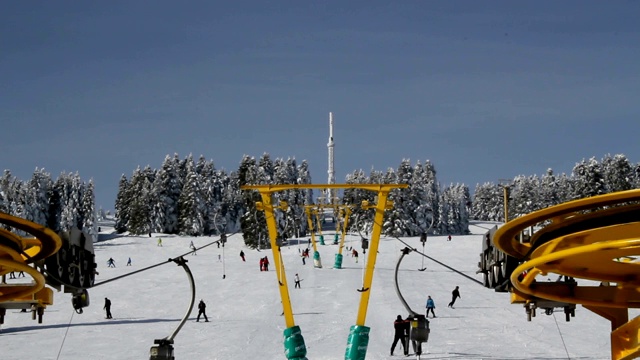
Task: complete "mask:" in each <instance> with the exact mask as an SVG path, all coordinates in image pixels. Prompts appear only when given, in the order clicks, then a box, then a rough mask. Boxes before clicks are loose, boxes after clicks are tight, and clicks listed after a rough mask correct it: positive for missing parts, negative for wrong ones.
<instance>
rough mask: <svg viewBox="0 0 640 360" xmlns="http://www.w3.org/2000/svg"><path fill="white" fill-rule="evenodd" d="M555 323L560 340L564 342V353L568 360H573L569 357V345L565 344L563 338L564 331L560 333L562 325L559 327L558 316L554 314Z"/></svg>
mask: <svg viewBox="0 0 640 360" xmlns="http://www.w3.org/2000/svg"><path fill="white" fill-rule="evenodd" d="M553 321H555V323H556V328H557V329H558V335H560V340H562V346H563V347H564V352H565V353H566V354H567V359H569V360H570V359H571V356H569V350H568V349H567V344H566V343H565V342H564V336H562V331H560V325H558V319H556V314H555V313H554V314H553Z"/></svg>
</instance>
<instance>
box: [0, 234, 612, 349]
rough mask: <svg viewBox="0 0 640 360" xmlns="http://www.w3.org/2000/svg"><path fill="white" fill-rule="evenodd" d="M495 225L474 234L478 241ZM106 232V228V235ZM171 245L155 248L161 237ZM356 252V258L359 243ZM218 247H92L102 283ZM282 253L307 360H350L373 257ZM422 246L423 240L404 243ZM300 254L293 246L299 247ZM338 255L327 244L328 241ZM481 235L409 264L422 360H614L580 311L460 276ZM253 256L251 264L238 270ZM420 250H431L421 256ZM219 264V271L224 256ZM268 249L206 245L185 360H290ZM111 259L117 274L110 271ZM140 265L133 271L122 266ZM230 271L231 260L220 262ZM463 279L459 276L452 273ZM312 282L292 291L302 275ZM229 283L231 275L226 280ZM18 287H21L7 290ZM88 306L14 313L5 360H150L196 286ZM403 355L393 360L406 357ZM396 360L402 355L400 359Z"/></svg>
mask: <svg viewBox="0 0 640 360" xmlns="http://www.w3.org/2000/svg"><path fill="white" fill-rule="evenodd" d="M489 226H490V225H487V226H484V227H483V226H482V224H479V225H478V226H472V227H471V230H472V232H474V233H475V234H480V233H482V232H484V231H486V230H485V229H486V228H488V227H489ZM108 231H109V229H103V232H108ZM158 237H161V238H162V240H163V241H162V244H163V246H162V247H160V246H157V238H158ZM348 239H349V240H350V241H351V242H349V243H348V244H347V245H348V246H355V247H356V248H358V247H359V242H357V241H356V240H357V237H356V236H349V237H348ZM214 240H217V238H213V237H212V238H209V237H198V238H190V237H179V236H168V235H162V234H153V237H152V238H149V237H148V236H142V237H135V236H127V237H121V238H115V239H111V240H107V241H103V242H99V243H96V244H95V249H96V257H97V262H98V266H99V268H98V271H99V275H98V277H97V283H100V282H101V281H104V280H107V279H112V278H114V277H117V276H121V275H124V274H127V273H129V272H132V271H135V270H139V269H142V268H144V267H147V266H151V265H154V264H157V263H160V262H164V261H167V259H169V258H171V257H176V256H178V255H180V254H184V253H186V252H188V251H189V248H188V245H189V243H190V241H193V242H194V243H195V245H196V246H203V245H205V244H207V243H209V242H211V241H214ZM302 240H303V241H302V243H303V244H301V245H299V246H298V245H295V244H294V245H289V246H288V247H286V248H283V249H282V257H283V259H284V264H285V268H286V273H287V276H288V282H289V286H290V294H291V299H292V304H293V310H294V316H295V321H296V324H297V325H299V326H300V328H301V330H302V335H303V336H304V339H305V343H306V345H307V349H308V352H307V356H308V358H309V359H314V360H315V359H343V358H344V352H345V348H346V344H347V337H348V334H349V327H350V326H351V325H354V324H355V321H356V315H357V311H358V306H359V303H360V295H361V294H360V293H359V292H358V291H357V289H359V288H361V287H362V275H363V265H364V260H365V259H364V257H363V256H362V255H361V256H360V259H359V263H355V259H354V258H351V257H350V256H345V257H344V261H343V269H333V268H332V267H333V263H334V254H335V253H336V251H337V246H336V245H325V246H320V248H319V250H320V254H321V259H322V262H323V265H324V267H323V268H322V269H317V268H314V267H313V266H312V264H311V263H312V261H307V264H306V265H303V264H302V261H301V258H300V255H299V250H300V249H301V248H302V247H303V246H306V245H305V244H306V240H307V239H302ZM404 240H406V241H407V242H409V243H410V244H412V246H419V245H420V243H419V239H418V238H406V239H404ZM293 243H295V242H293ZM327 244H329V242H327ZM403 247H404V245H402V244H401V243H400V242H399V241H398V240H396V239H393V238H383V239H381V242H380V248H379V254H378V261H377V264H376V270H375V277H374V282H373V288H372V293H371V297H370V302H369V307H368V313H367V319H366V325H367V326H369V327H371V333H370V341H369V348H368V351H367V359H388V358H390V356H389V348H390V346H391V342H392V340H393V321H394V319H395V317H396V316H397V315H399V314H402V315H403V316H405V315H406V311H405V309H404V308H403V307H402V305H401V303H400V301H399V300H398V297H397V295H396V292H395V289H394V269H395V265H396V262H397V259H398V257H399V255H400V250H401V249H402V248H403ZM480 247H481V245H480V236H479V235H469V236H454V237H453V239H452V241H447V239H446V237H445V236H442V237H433V236H432V237H429V239H428V243H427V247H426V252H427V253H428V254H429V256H431V257H433V258H434V259H437V260H438V261H440V262H442V263H443V264H445V265H446V266H442V265H439V264H436V263H434V262H432V261H430V260H425V261H424V266H426V268H427V269H426V271H418V269H419V268H422V266H423V264H422V261H423V260H422V258H421V256H419V255H418V254H416V253H412V254H410V255H408V256H407V257H405V260H404V261H403V263H402V266H401V271H400V281H399V283H400V289H401V291H402V293H403V295H404V297H405V299H406V300H407V302H408V303H409V304H410V306H411V307H412V308H413V309H415V310H417V311H424V303H425V299H426V297H427V295H431V296H432V297H433V298H434V300H435V302H436V315H437V316H438V317H437V318H435V319H430V321H431V323H430V326H431V335H430V338H429V342H428V343H427V344H426V351H427V353H426V354H424V355H423V356H422V358H423V359H569V358H570V359H606V358H608V357H609V356H610V343H609V331H610V325H609V323H608V322H607V321H605V320H604V319H602V318H599V317H598V316H596V315H594V314H592V313H591V312H590V311H588V310H586V309H584V308H582V307H578V309H577V311H576V317H575V318H573V319H572V320H571V322H568V323H567V322H565V320H564V314H563V313H562V312H558V313H555V314H553V315H551V316H547V315H543V314H539V315H538V316H537V317H536V318H534V319H533V321H532V322H527V319H526V315H525V312H524V309H523V308H522V307H521V306H518V305H511V304H510V303H509V296H508V294H505V293H496V292H494V291H492V290H489V289H486V288H484V287H482V286H481V285H479V284H478V283H477V282H476V281H472V280H470V279H469V278H467V277H465V276H463V275H466V276H468V277H470V278H473V279H477V280H478V281H479V280H481V276H480V275H477V274H476V270H477V262H478V259H479V255H478V254H479V253H480V250H481V248H480ZM240 250H244V252H245V253H246V259H247V261H246V262H243V261H242V260H241V259H240V256H239V252H240ZM419 250H422V248H421V246H420V247H419ZM219 255H220V260H219V259H218V256H219ZM261 256H268V257H269V259H270V260H272V261H271V262H272V264H273V256H272V253H271V251H270V250H268V251H265V250H263V251H260V252H258V251H255V250H249V249H247V248H245V247H244V244H243V241H242V237H241V236H240V235H239V234H236V235H233V236H231V237H230V240H229V242H228V243H227V245H226V246H225V247H224V249H223V248H218V247H217V246H215V245H213V246H209V247H206V248H204V249H201V250H199V251H198V252H197V255H188V256H185V258H186V259H187V260H188V265H189V267H190V269H191V271H192V272H193V274H194V277H195V281H196V289H197V299H196V302H197V301H198V300H199V299H203V300H204V301H205V302H206V303H207V305H208V306H207V315H208V316H209V320H210V322H208V323H206V322H195V316H196V314H197V310H194V312H193V313H192V314H191V318H190V320H189V321H188V322H187V323H186V325H185V326H184V327H183V328H182V330H181V331H180V333H179V334H178V335H177V337H176V339H175V344H174V348H175V356H176V358H177V359H221V360H222V359H285V356H284V346H283V339H282V333H283V330H284V328H285V324H284V318H283V317H282V316H281V313H282V308H281V305H280V296H279V293H278V290H277V286H276V284H277V280H276V272H275V271H269V272H261V271H260V270H259V263H258V261H259V258H260V257H261ZM110 257H112V258H113V259H115V261H116V266H117V267H116V268H107V266H106V261H107V259H108V258H110ZM129 257H131V259H132V266H125V264H126V262H127V259H128V258H129ZM222 260H224V261H222ZM449 267H450V268H452V269H454V270H452V269H450V268H449ZM295 273H298V274H299V275H300V277H301V278H302V279H303V281H302V288H301V289H293V280H292V279H293V276H294V274H295ZM223 275H226V276H225V278H224V279H223ZM10 281H20V279H18V280H10ZM455 286H460V292H461V295H462V298H461V299H459V300H458V301H457V302H456V307H455V309H449V308H447V303H448V302H449V301H450V297H451V291H452V290H453V288H455ZM90 294H91V305H90V306H89V307H88V308H86V309H85V311H84V313H83V314H81V315H78V314H76V313H75V312H74V311H73V309H72V307H71V304H70V296H69V295H68V294H64V293H56V294H55V304H54V305H53V306H50V307H48V308H47V311H46V313H45V315H44V322H43V324H38V323H37V322H36V321H32V320H31V315H30V314H24V313H19V312H15V311H9V312H8V314H7V316H6V318H5V324H4V325H2V332H0V341H1V344H2V347H1V352H0V354H1V355H0V358H2V359H4V360H22V359H39V360H48V359H60V360H65V359H67V360H68V359H120V360H125V359H147V358H149V348H150V347H151V346H153V341H154V339H159V338H164V337H166V336H168V335H170V334H171V333H172V332H173V331H174V329H175V328H176V327H177V326H178V324H179V321H180V319H181V318H182V317H183V315H184V313H185V311H186V309H187V307H188V304H189V300H190V288H189V282H188V280H187V276H186V274H185V272H184V270H182V268H180V267H179V266H177V265H176V264H175V263H167V264H165V265H162V266H159V267H155V268H153V269H151V270H148V271H145V272H141V273H138V274H135V275H132V276H129V277H125V278H122V279H120V280H116V281H113V282H109V283H106V284H104V285H99V286H97V287H95V288H94V289H91V290H90ZM105 297H108V298H109V299H111V301H112V308H111V311H112V314H113V319H111V320H107V319H105V316H104V310H103V309H102V307H103V304H104V298H105ZM401 353H402V351H401V350H400V349H397V350H396V354H401ZM396 357H397V355H396Z"/></svg>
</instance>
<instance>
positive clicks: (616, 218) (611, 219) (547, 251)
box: [493, 190, 640, 360]
mask: <svg viewBox="0 0 640 360" xmlns="http://www.w3.org/2000/svg"><path fill="white" fill-rule="evenodd" d="M639 201H640V190H630V191H623V192H616V193H611V194H606V195H600V196H594V197H590V198H585V199H580V200H575V201H571V202H567V203H564V204H560V205H556V206H553V207H549V208H546V209H543V210H539V211H536V212H533V213H530V214H528V215H525V216H522V217H519V218H517V219H514V220H512V221H509V222H508V223H506V224H505V225H504V226H502V227H501V228H499V229H498V230H497V231H496V233H495V235H494V238H493V241H494V244H495V246H496V247H498V248H499V249H500V250H502V251H503V252H505V253H506V254H507V255H509V256H511V257H514V258H516V259H517V260H518V261H519V264H520V265H519V266H518V267H517V268H516V269H515V270H514V271H513V272H512V273H511V275H510V281H511V284H512V297H511V301H512V302H513V303H523V304H525V307H528V306H529V305H530V304H536V303H537V302H540V301H551V302H557V303H567V304H581V305H583V306H584V307H585V308H587V309H589V310H591V311H593V312H595V313H596V314H598V315H600V316H602V317H604V318H605V319H607V320H609V321H611V329H612V332H611V358H612V359H616V360H618V359H635V358H637V357H638V356H640V345H639V344H640V341H639V340H640V331H639V329H640V317H636V318H634V319H632V320H631V321H629V309H630V308H640V292H639V289H640V288H639V286H640V262H637V261H636V260H637V259H639V256H640V204H638V202H639ZM527 230H528V231H529V234H530V237H528V239H527V237H523V236H521V233H523V232H526V231H527ZM522 239H527V240H526V241H523V240H522ZM553 274H557V275H559V277H563V278H564V279H567V280H568V281H562V282H560V281H559V282H550V281H536V277H538V276H546V275H553ZM534 306H535V305H534ZM528 311H529V310H528ZM570 315H571V316H573V313H572V312H571V313H570ZM534 316H535V315H534ZM567 317H569V313H567Z"/></svg>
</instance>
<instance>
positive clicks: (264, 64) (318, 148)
mask: <svg viewBox="0 0 640 360" xmlns="http://www.w3.org/2000/svg"><path fill="white" fill-rule="evenodd" d="M638 14H640V1H586V0H585V1H529V2H521V1H517V2H516V1H485V2H478V1H439V2H436V1H395V2H390V1H348V2H347V1H322V2H308V1H273V2H265V1H234V2H217V1H189V2H175V1H164V0H157V1H108V2H93V1H89V2H87V1H57V2H37V3H34V2H24V1H11V2H5V3H3V4H2V6H1V8H0V123H1V124H2V125H1V130H2V131H1V134H2V140H1V141H0V168H1V169H10V170H11V171H12V172H13V174H14V175H16V176H18V177H19V178H20V179H22V180H26V179H29V178H30V177H31V174H32V173H33V170H34V169H35V168H36V167H44V168H45V169H46V170H47V171H49V172H50V173H51V174H52V176H53V177H54V178H56V177H57V175H58V174H59V173H60V172H61V171H66V172H76V171H78V172H79V174H80V176H81V178H82V179H83V180H85V181H88V180H89V179H93V180H94V182H95V185H96V202H97V206H101V207H103V208H105V209H112V208H113V202H114V200H115V195H116V191H117V185H118V181H119V179H120V176H121V175H122V174H125V175H127V176H130V175H131V173H132V171H133V170H134V169H135V168H136V167H137V166H138V165H140V166H143V167H144V166H145V165H150V166H151V167H153V168H159V167H160V165H161V163H162V160H163V159H164V157H165V155H167V154H171V155H173V154H174V153H178V154H179V155H180V157H181V158H184V157H185V156H186V155H188V154H189V153H192V154H193V155H194V156H195V157H198V156H199V155H200V154H203V155H204V156H205V157H206V158H208V159H212V160H213V161H214V163H215V165H216V167H217V168H219V169H220V168H224V169H227V170H233V169H236V168H237V166H238V164H239V162H240V160H241V158H242V156H243V155H244V154H247V155H252V156H255V157H260V156H261V155H262V154H263V153H264V152H267V153H269V154H270V155H271V157H272V158H273V159H275V158H277V157H284V158H286V157H290V156H291V157H295V158H296V159H297V160H298V162H300V161H302V160H307V161H308V162H309V163H310V168H311V175H312V178H313V181H314V182H315V183H325V182H327V147H326V144H327V140H328V132H329V130H328V128H329V125H328V123H329V121H328V117H329V112H330V111H332V112H333V113H334V119H335V134H334V139H335V157H336V160H335V167H336V179H337V182H343V181H344V177H345V175H346V174H347V173H350V172H352V171H353V170H355V169H363V170H365V171H366V172H367V173H368V172H369V170H370V169H371V168H372V167H373V168H375V169H377V170H386V169H387V168H388V167H393V168H397V166H398V165H399V164H400V162H401V160H402V159H403V158H409V159H411V161H412V163H415V162H416V161H418V160H421V161H424V160H427V159H428V160H431V162H432V163H433V164H434V165H435V168H436V170H437V172H438V174H437V175H438V179H439V180H440V181H441V182H442V183H443V184H445V185H446V184H449V183H456V182H460V183H465V184H467V185H469V186H470V188H471V189H472V190H473V189H474V188H475V185H476V184H477V183H483V182H487V181H491V182H497V180H498V179H501V178H513V177H514V176H516V175H520V174H525V175H533V174H542V173H544V172H545V171H546V169H547V168H552V169H554V170H555V171H556V172H558V173H561V172H567V173H569V172H570V171H571V169H572V168H573V166H574V165H575V163H576V162H578V161H580V160H582V159H583V158H590V157H593V156H595V157H596V158H598V159H600V158H602V156H604V155H605V154H607V153H611V154H618V153H623V154H625V155H627V157H628V158H629V160H630V161H631V162H633V163H636V162H639V161H640V147H638V145H637V144H638V133H639V132H640V121H638V113H639V112H640V103H639V102H638V99H639V98H640V85H639V84H640V75H639V74H640V71H639V70H640V23H638V21H637V16H638Z"/></svg>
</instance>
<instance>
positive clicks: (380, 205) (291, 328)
mask: <svg viewBox="0 0 640 360" xmlns="http://www.w3.org/2000/svg"><path fill="white" fill-rule="evenodd" d="M407 187H408V185H407V184H297V185H287V184H278V185H244V186H241V187H240V189H242V190H256V191H258V192H259V193H260V196H261V198H262V204H261V205H260V207H261V208H262V210H263V211H264V212H265V218H266V221H267V228H268V230H269V240H270V241H271V251H272V252H273V259H274V262H275V264H274V265H275V268H276V274H277V277H278V289H279V291H280V297H281V299H282V307H283V313H284V319H285V324H286V326H287V329H286V330H285V353H286V354H287V357H293V356H294V355H291V354H295V356H306V347H305V346H304V339H303V338H302V335H301V333H300V331H299V328H298V327H297V326H296V325H295V321H294V318H293V309H292V306H291V299H290V297H289V289H288V286H287V281H286V275H285V268H284V264H282V263H281V259H280V256H278V252H279V251H280V248H279V247H278V246H277V238H278V231H277V227H276V221H275V217H274V209H276V208H277V206H274V205H273V203H272V194H273V193H274V192H278V191H283V190H290V189H363V190H369V191H374V192H377V194H378V196H377V203H376V204H375V205H373V204H366V206H368V207H369V208H374V209H375V216H374V223H373V231H372V234H371V240H370V250H369V255H368V258H367V264H366V269H365V275H364V279H363V284H362V291H361V292H360V306H359V308H358V315H357V318H356V325H354V326H352V327H351V329H352V330H351V333H350V335H349V339H348V341H347V351H346V354H345V359H347V360H349V359H360V358H364V356H365V355H366V349H367V343H368V336H369V332H368V328H367V327H366V326H365V325H364V324H365V320H366V317H367V307H368V305H369V296H370V294H371V285H372V282H373V271H374V268H375V264H376V257H377V255H378V244H379V242H380V235H381V232H382V223H383V220H384V212H385V210H386V209H387V208H388V205H389V202H388V201H387V199H388V196H389V192H390V191H391V190H393V189H397V188H407ZM291 333H294V334H293V335H292V336H290V335H291ZM302 349H304V351H302Z"/></svg>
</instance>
